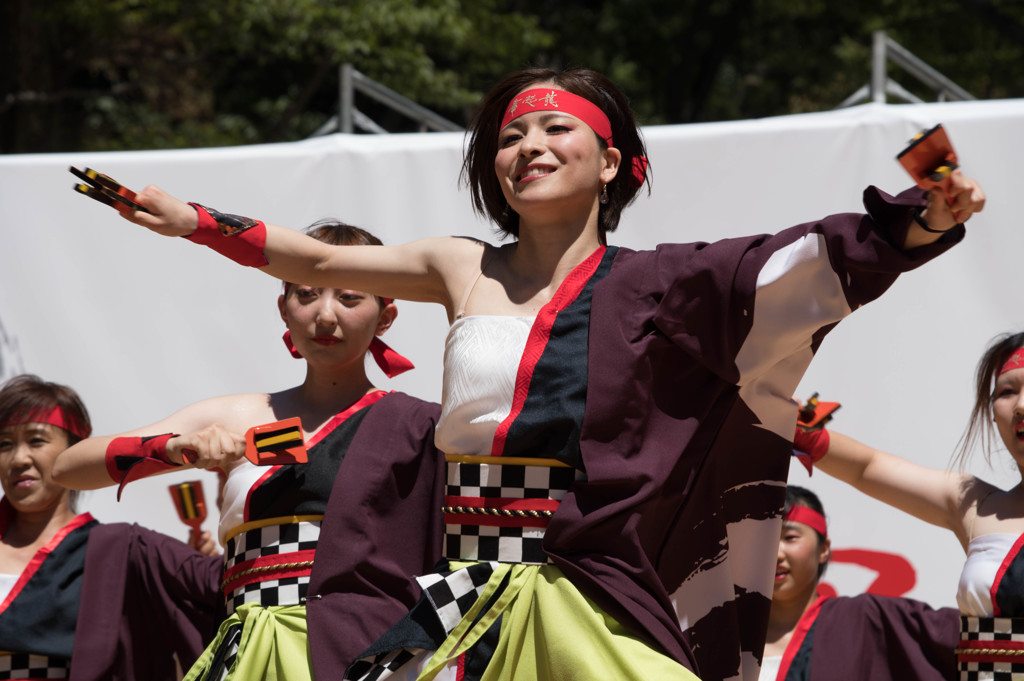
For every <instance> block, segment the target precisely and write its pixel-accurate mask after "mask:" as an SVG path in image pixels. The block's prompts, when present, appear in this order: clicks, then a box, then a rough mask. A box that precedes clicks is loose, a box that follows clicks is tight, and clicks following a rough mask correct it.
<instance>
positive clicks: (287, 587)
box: [221, 515, 323, 615]
mask: <svg viewBox="0 0 1024 681" xmlns="http://www.w3.org/2000/svg"><path fill="white" fill-rule="evenodd" d="M322 520H323V516H321V515H307V516H290V517H286V518H270V519H267V520H256V521H253V522H249V523H245V524H244V525H239V526H238V527H236V528H235V529H233V530H232V531H231V532H230V533H229V535H228V540H227V546H226V547H225V552H224V577H223V580H222V581H221V589H222V590H223V591H224V596H225V598H226V599H227V613H228V615H231V614H232V613H233V612H234V611H235V609H236V608H238V607H239V606H240V605H242V604H243V603H259V604H260V605H262V606H264V607H267V606H271V605H299V604H301V603H305V602H306V590H307V588H308V587H309V574H310V572H312V570H313V557H314V555H315V554H316V545H317V541H318V540H319V538H320V521H322Z"/></svg>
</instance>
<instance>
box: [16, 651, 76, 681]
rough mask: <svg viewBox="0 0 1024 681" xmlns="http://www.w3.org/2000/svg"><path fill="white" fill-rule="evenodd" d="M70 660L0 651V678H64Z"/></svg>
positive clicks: (31, 679)
mask: <svg viewBox="0 0 1024 681" xmlns="http://www.w3.org/2000/svg"><path fill="white" fill-rule="evenodd" d="M70 662H71V661H70V660H68V659H67V658H63V657H56V656H52V655H32V654H30V653H8V652H3V651H0V679H20V680H22V681H24V680H25V679H28V681H35V680H36V679H66V678H68V676H69V674H68V665H69V664H70Z"/></svg>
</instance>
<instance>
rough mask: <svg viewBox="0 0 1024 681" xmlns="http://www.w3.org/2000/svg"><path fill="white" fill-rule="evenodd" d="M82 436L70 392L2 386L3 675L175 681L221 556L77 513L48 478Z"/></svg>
mask: <svg viewBox="0 0 1024 681" xmlns="http://www.w3.org/2000/svg"><path fill="white" fill-rule="evenodd" d="M90 430H91V425H90V421H89V414H88V412H87V411H86V409H85V405H84V404H82V401H81V399H79V397H78V394H77V393H75V391H74V390H72V389H71V388H68V387H66V386H63V385H59V384H56V383H48V382H45V381H42V380H40V379H39V378H37V377H36V376H30V375H23V376H16V377H15V378H12V379H11V380H10V381H8V382H7V383H6V384H4V386H3V387H2V388H0V483H2V485H3V491H4V497H3V499H2V500H0V651H4V652H0V670H2V671H0V675H2V677H3V678H10V679H25V678H28V679H73V680H83V681H84V680H86V679H88V680H95V681H101V680H102V681H109V680H110V679H118V680H121V681H132V680H133V679H153V680H154V681H161V680H165V681H172V680H174V679H177V678H178V671H177V669H178V664H179V663H180V664H182V665H185V666H188V665H190V664H192V662H193V661H195V659H196V658H197V657H198V656H199V654H200V653H201V652H202V650H203V646H204V645H206V643H207V642H208V641H209V640H210V639H212V638H213V635H214V633H215V631H216V626H217V625H216V621H217V620H216V615H215V612H216V609H217V606H218V603H219V600H220V599H219V595H218V582H219V577H220V558H219V556H218V557H208V556H204V555H202V554H200V553H198V552H196V551H195V550H194V549H192V548H189V547H188V546H186V545H185V544H183V543H182V542H179V541H177V540H175V539H172V538H170V537H166V536H164V535H161V534H158V533H156V532H152V531H150V530H147V529H145V528H141V527H139V526H138V525H124V524H110V525H101V524H99V523H98V522H97V521H96V520H95V519H93V517H92V516H91V515H90V514H88V513H81V514H79V513H77V512H76V511H75V499H76V496H77V493H76V492H72V491H70V490H68V489H66V488H64V487H62V486H60V485H58V484H57V483H56V482H54V479H53V476H52V471H53V465H54V461H55V460H56V459H57V457H58V455H59V454H60V453H61V452H62V451H63V450H64V449H66V448H67V447H68V445H72V444H74V443H76V442H78V441H79V440H81V439H83V438H86V437H88V436H89V433H90Z"/></svg>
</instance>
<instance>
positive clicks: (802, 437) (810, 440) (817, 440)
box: [793, 427, 829, 475]
mask: <svg viewBox="0 0 1024 681" xmlns="http://www.w3.org/2000/svg"><path fill="white" fill-rule="evenodd" d="M828 444H829V434H828V431H827V430H825V429H824V428H821V429H819V430H804V429H803V428H800V427H797V429H796V435H795V436H794V437H793V456H795V457H796V458H797V461H799V462H800V463H801V464H802V465H803V467H804V468H806V469H807V474H808V475H812V474H813V471H814V463H815V462H817V461H821V459H822V458H823V457H824V456H825V455H826V454H828Z"/></svg>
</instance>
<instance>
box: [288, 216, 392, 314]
mask: <svg viewBox="0 0 1024 681" xmlns="http://www.w3.org/2000/svg"><path fill="white" fill-rule="evenodd" d="M303 234H305V235H306V236H311V237H313V238H314V239H316V240H317V241H322V242H324V243H325V244H330V245H331V246H382V245H383V242H382V241H381V240H380V239H378V238H377V237H375V236H374V235H373V234H370V233H369V232H367V231H366V230H365V229H363V228H362V227H356V226H355V225H350V224H348V223H347V222H342V221H341V220H338V219H336V218H323V219H321V220H317V221H316V222H314V223H313V224H311V225H310V226H309V227H307V228H306V229H305V230H303ZM293 284H294V282H290V281H286V282H284V292H285V295H287V294H288V288H289V287H290V286H292V285H293ZM376 298H377V302H378V303H380V304H381V307H383V306H384V301H383V300H381V297H380V296H376Z"/></svg>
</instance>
